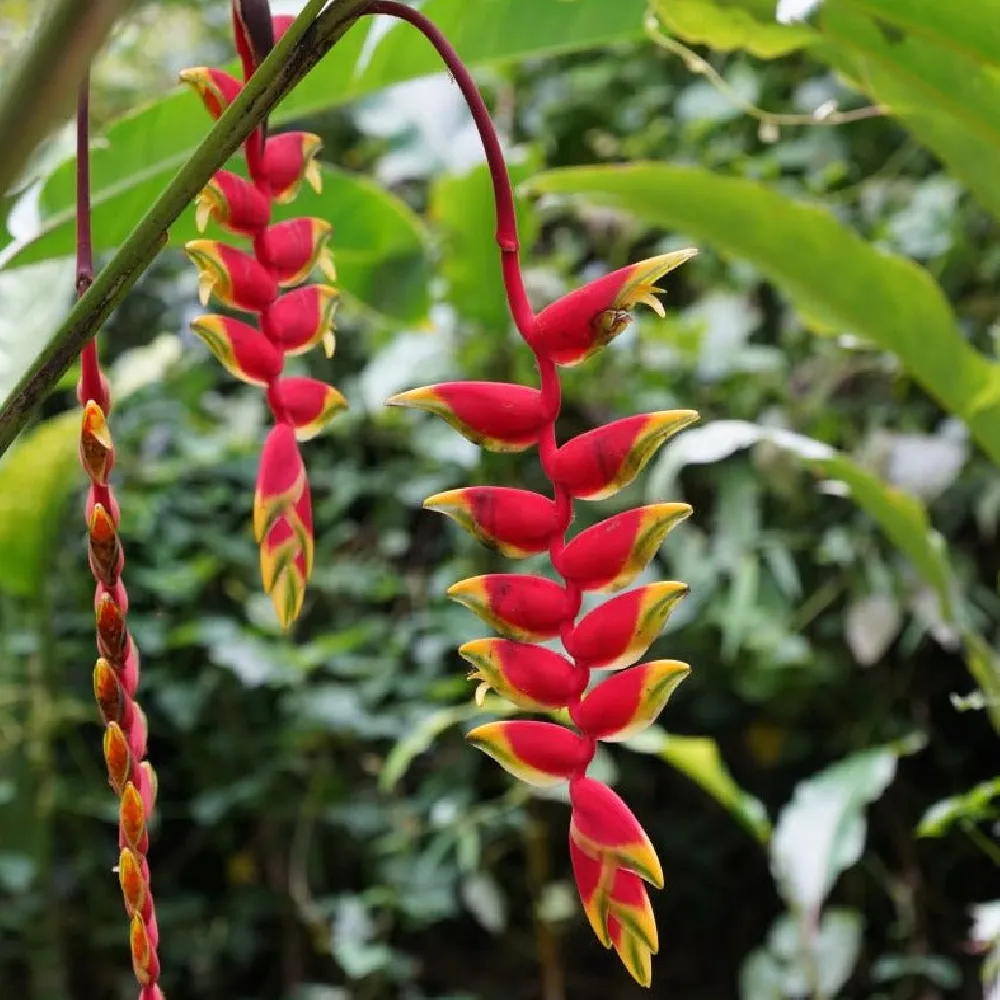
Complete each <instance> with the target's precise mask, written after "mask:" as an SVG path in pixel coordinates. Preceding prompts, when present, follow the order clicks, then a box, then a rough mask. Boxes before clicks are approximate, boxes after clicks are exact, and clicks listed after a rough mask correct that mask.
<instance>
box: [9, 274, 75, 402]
mask: <svg viewBox="0 0 1000 1000" xmlns="http://www.w3.org/2000/svg"><path fill="white" fill-rule="evenodd" d="M74 273H75V272H74V267H73V262H72V261H64V260H58V261H46V262H45V263H44V264H38V265H36V266H35V267H28V268H24V269H23V270H21V271H18V272H17V273H16V274H5V273H3V272H2V271H0V400H3V399H6V398H7V396H8V394H9V393H10V392H11V390H12V389H13V388H14V386H15V385H17V382H18V379H19V378H20V377H21V375H22V373H23V372H24V371H25V370H26V369H27V368H28V367H29V366H30V365H31V363H32V362H33V361H34V360H35V358H36V357H37V356H38V352H39V350H40V349H41V348H42V347H43V346H44V345H45V344H46V343H47V342H48V340H49V338H50V337H51V335H52V333H53V332H54V331H55V330H56V329H57V327H58V326H59V323H60V321H61V320H62V318H63V316H64V315H65V314H66V310H67V309H68V308H69V306H70V303H71V302H72V300H73V276H74Z"/></svg>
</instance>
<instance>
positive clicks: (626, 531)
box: [556, 503, 691, 590]
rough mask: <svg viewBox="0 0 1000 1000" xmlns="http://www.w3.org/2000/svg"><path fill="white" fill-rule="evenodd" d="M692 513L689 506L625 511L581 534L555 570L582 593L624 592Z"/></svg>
mask: <svg viewBox="0 0 1000 1000" xmlns="http://www.w3.org/2000/svg"><path fill="white" fill-rule="evenodd" d="M690 513H691V508H690V507H689V506H688V505H687V504H686V503H658V504H653V505H651V506H649V507H634V508H633V509H632V510H626V511H622V513H621V514H615V516H614V517H609V518H608V519H607V520H605V521H600V522H599V523H598V524H595V525H594V526H593V527H592V528H587V530H586V531H581V532H580V534H579V535H577V536H576V537H575V538H574V539H573V540H572V541H571V542H569V543H568V544H567V545H566V548H565V549H563V551H562V553H561V555H560V556H559V558H558V561H557V562H556V569H557V570H559V572H560V573H561V574H562V575H563V576H564V577H566V579H567V580H569V581H570V582H571V583H573V584H575V585H576V586H577V587H579V588H580V589H581V590H621V588H622V587H627V586H628V585H629V584H630V583H631V582H632V581H633V580H634V579H635V578H636V576H638V575H639V573H641V572H642V571H643V570H644V569H645V568H646V566H647V565H648V564H649V562H650V560H651V559H652V558H653V556H655V555H656V550H657V549H658V548H659V547H660V543H661V542H662V541H663V539H664V538H665V537H666V535H667V532H669V531H670V530H671V528H673V527H674V526H675V525H677V524H679V523H680V522H681V521H683V520H684V518H686V517H687V516H688V515H689V514H690Z"/></svg>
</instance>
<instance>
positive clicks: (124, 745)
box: [104, 722, 132, 795]
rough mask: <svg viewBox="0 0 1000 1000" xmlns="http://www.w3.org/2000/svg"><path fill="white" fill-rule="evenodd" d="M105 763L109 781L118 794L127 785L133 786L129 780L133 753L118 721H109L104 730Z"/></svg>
mask: <svg viewBox="0 0 1000 1000" xmlns="http://www.w3.org/2000/svg"><path fill="white" fill-rule="evenodd" d="M104 763H105V764H107V766H108V781H109V782H110V783H111V787H112V788H113V789H114V790H115V794H116V795H121V794H122V793H123V792H124V790H125V788H126V785H128V787H130V788H131V787H132V786H131V783H130V782H129V777H130V776H131V773H132V753H131V751H130V750H129V748H128V740H127V739H126V737H125V733H124V731H123V730H122V727H121V726H119V725H118V723H117V722H109V723H108V726H107V728H106V729H105V730H104Z"/></svg>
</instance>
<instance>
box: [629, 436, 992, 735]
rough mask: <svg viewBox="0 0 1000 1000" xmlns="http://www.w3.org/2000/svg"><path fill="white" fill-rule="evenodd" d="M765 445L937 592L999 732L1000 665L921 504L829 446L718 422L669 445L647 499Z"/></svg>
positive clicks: (654, 472) (653, 475) (651, 479)
mask: <svg viewBox="0 0 1000 1000" xmlns="http://www.w3.org/2000/svg"><path fill="white" fill-rule="evenodd" d="M761 441H766V442H767V443H768V444H771V445H773V446H775V447H777V448H781V449H782V450H783V451H785V452H787V453H788V454H791V455H794V456H796V457H797V458H800V459H802V461H803V462H804V463H805V464H806V465H807V466H809V467H810V468H812V469H814V470H816V471H817V472H820V473H822V474H823V475H825V476H828V477H830V478H831V479H836V480H839V482H841V483H842V484H843V485H844V486H846V487H847V490H848V492H849V495H850V497H851V499H852V500H853V501H854V502H855V503H856V504H857V505H858V506H859V507H860V508H861V509H862V510H864V511H865V512H866V513H867V514H868V515H869V516H870V517H871V518H872V519H873V520H874V521H875V523H876V524H877V525H878V526H879V528H880V529H881V530H882V532H883V533H884V534H885V536H886V537H887V538H888V539H889V540H890V541H891V542H892V543H893V544H894V545H895V546H896V547H897V548H898V549H899V550H900V551H901V552H902V553H903V554H904V555H906V556H907V557H908V558H909V560H910V562H911V563H912V564H913V566H914V568H915V569H916V570H917V571H918V572H919V573H920V575H921V576H922V577H923V578H924V580H925V581H926V582H927V583H928V584H929V585H930V586H931V587H933V588H934V592H935V594H936V595H937V597H938V601H939V604H940V609H941V615H942V617H943V618H944V619H945V620H946V621H948V622H950V623H952V624H958V625H959V626H960V627H961V634H962V642H963V645H964V650H963V653H964V658H965V665H966V667H967V668H968V671H969V673H970V675H971V676H972V678H973V680H974V681H975V682H976V683H977V684H978V685H979V686H980V687H981V688H982V689H983V693H984V696H985V699H984V700H985V703H986V705H987V706H988V707H989V714H990V718H991V720H992V722H993V726H994V728H995V729H996V730H997V732H1000V659H998V658H997V656H996V654H995V653H994V652H993V650H992V649H990V647H989V645H988V643H987V642H986V641H985V640H984V639H983V638H982V637H981V636H980V635H978V634H977V633H976V632H974V631H973V630H972V629H971V628H969V627H968V626H967V625H965V624H964V623H963V622H962V620H961V619H962V615H961V614H960V612H959V609H956V608H955V606H954V577H953V574H952V569H951V565H950V563H949V560H948V552H947V547H946V545H945V542H944V540H943V538H942V537H941V535H940V534H939V533H938V532H937V531H936V530H935V529H934V528H933V527H932V526H931V523H930V519H929V518H928V516H927V509H926V507H925V506H924V505H923V503H922V502H921V501H920V500H918V499H917V498H916V497H914V496H912V495H910V494H909V493H906V492H905V491H904V490H900V489H898V488H896V487H893V486H890V485H889V484H888V483H885V482H883V481H882V480H881V479H879V478H878V477H877V476H875V475H873V474H872V473H870V472H868V471H866V470H865V469H863V468H862V467H861V466H860V465H858V464H857V463H856V462H854V461H852V460H851V459H850V458H848V457H847V456H846V455H841V454H839V453H838V452H836V451H835V450H834V449H833V448H831V447H830V446H829V445H826V444H823V442H821V441H815V440H813V439H812V438H808V437H805V436H804V435H802V434H794V433H792V432H791V431H786V430H782V429H778V428H773V427H764V426H761V425H760V424H754V423H750V422H749V421H746V420H715V421H712V422H711V423H708V424H705V425H703V426H701V427H694V428H692V429H690V430H688V431H686V432H685V433H684V435H683V436H682V437H679V438H676V439H675V440H674V441H672V442H671V443H670V444H669V445H668V446H667V447H666V448H665V449H664V450H663V452H662V453H661V454H660V456H659V458H658V459H657V461H656V463H655V464H654V466H653V468H652V469H651V471H650V475H649V478H648V484H647V496H648V497H649V498H650V499H655V498H657V497H663V496H669V495H671V494H672V493H673V492H674V486H673V484H674V480H675V478H676V476H677V474H678V473H679V472H680V471H681V469H683V468H684V466H686V465H692V464H698V465H704V464H708V463H712V462H720V461H722V460H723V459H724V458H728V457H729V456H730V455H732V454H734V453H735V452H737V451H740V450H741V449H743V448H749V447H751V446H752V445H755V444H758V443H760V442H761Z"/></svg>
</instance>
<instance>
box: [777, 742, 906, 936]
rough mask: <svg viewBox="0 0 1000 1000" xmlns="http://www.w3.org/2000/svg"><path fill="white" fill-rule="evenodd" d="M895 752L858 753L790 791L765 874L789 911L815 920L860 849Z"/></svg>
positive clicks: (892, 769) (890, 773)
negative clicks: (870, 807) (872, 804)
mask: <svg viewBox="0 0 1000 1000" xmlns="http://www.w3.org/2000/svg"><path fill="white" fill-rule="evenodd" d="M897 760H898V750H897V749H896V748H890V747H875V748H873V749H871V750H864V751H862V752H861V753H857V754H854V755H853V756H851V757H848V758H846V759H845V760H842V761H840V762H838V763H837V764H834V765H833V766H832V767H829V768H827V769H826V770H825V771H821V772H820V773H819V774H817V775H815V776H814V777H812V778H809V779H808V780H807V781H803V782H802V783H801V784H800V785H798V787H797V788H796V789H795V794H794V795H793V797H792V801H791V802H790V803H789V804H788V805H787V806H786V807H785V808H784V810H782V813H781V815H780V816H779V817H778V823H777V826H776V827H775V831H774V836H773V837H772V838H771V871H772V873H773V874H774V878H775V881H776V882H777V885H778V891H779V892H780V893H781V895H782V897H783V898H784V899H785V901H786V902H787V903H788V904H789V906H790V907H791V908H793V909H799V910H802V911H804V912H805V914H807V915H808V914H812V915H813V916H814V917H815V916H818V914H819V911H820V908H821V907H822V905H823V900H824V899H826V896H827V893H828V892H829V891H830V889H831V888H832V886H833V884H834V882H835V881H836V880H837V877H838V876H839V875H840V873H841V872H843V871H844V870H845V869H847V868H849V867H850V866H851V865H853V864H854V863H855V862H856V861H857V860H858V858H860V857H861V852H862V850H863V849H864V844H865V835H866V830H867V827H866V824H865V817H864V809H865V806H867V805H868V804H869V803H870V802H873V801H874V800H875V799H877V798H878V797H879V796H880V795H881V794H882V792H884V791H885V789H886V788H887V787H888V785H889V782H890V781H892V779H893V776H894V775H895V773H896V762H897Z"/></svg>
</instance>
